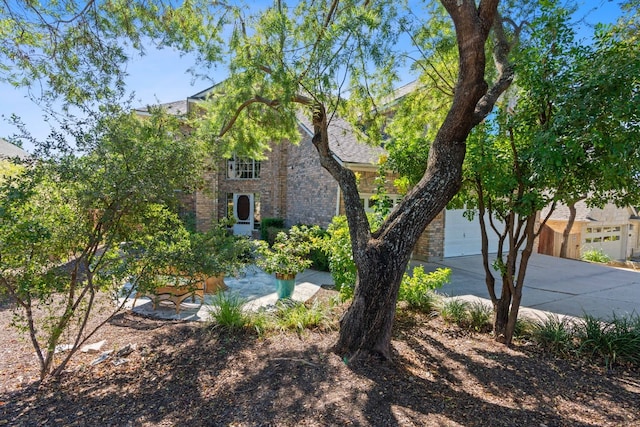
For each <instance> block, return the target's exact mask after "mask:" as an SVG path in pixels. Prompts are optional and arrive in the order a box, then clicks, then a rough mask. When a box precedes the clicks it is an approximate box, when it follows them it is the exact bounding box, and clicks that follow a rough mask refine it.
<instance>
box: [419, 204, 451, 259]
mask: <svg viewBox="0 0 640 427" xmlns="http://www.w3.org/2000/svg"><path fill="white" fill-rule="evenodd" d="M444 212H445V211H442V212H440V213H439V214H438V216H436V217H435V218H434V219H433V221H431V223H430V224H429V225H428V226H427V228H426V229H425V230H424V232H423V233H422V235H421V236H420V238H419V239H418V242H417V243H416V245H415V247H414V248H413V258H414V259H417V260H420V261H442V258H443V257H444V221H445V214H444Z"/></svg>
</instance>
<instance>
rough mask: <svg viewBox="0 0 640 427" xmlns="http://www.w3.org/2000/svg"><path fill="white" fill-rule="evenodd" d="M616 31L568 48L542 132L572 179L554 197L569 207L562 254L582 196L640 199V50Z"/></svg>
mask: <svg viewBox="0 0 640 427" xmlns="http://www.w3.org/2000/svg"><path fill="white" fill-rule="evenodd" d="M621 19H622V22H627V21H625V20H624V18H621ZM617 34H625V33H624V32H622V33H620V32H619V30H618V29H617V28H616V27H614V28H605V29H601V30H599V31H598V32H597V33H596V36H595V41H594V44H593V45H591V46H585V47H580V48H575V49H573V50H572V51H571V52H570V53H571V55H570V56H568V57H567V62H569V63H571V64H572V67H571V69H570V70H569V71H568V72H567V73H566V76H565V81H566V84H564V85H563V86H562V87H563V89H562V92H561V93H562V97H561V98H560V99H559V100H558V102H557V103H556V104H555V105H554V106H553V109H554V111H553V114H554V121H553V124H552V126H551V127H550V128H549V129H548V131H547V132H546V134H547V138H548V139H549V140H550V141H552V143H553V145H554V146H555V147H556V151H555V163H556V166H560V167H561V168H562V170H563V171H565V175H566V178H565V180H567V179H569V177H572V178H573V179H572V181H571V183H570V184H568V183H567V184H565V185H563V186H561V187H560V188H558V191H559V192H560V193H562V194H561V195H559V196H558V197H557V198H558V199H561V200H562V201H563V202H564V203H566V204H567V205H568V206H569V208H570V210H571V215H570V217H569V221H568V223H567V227H566V228H565V230H564V233H563V242H562V248H561V252H560V256H561V257H566V248H567V241H568V238H569V232H570V230H571V228H572V226H573V222H574V220H575V215H576V212H575V207H574V206H575V203H576V202H577V201H579V200H582V199H585V200H586V203H587V204H588V205H590V206H599V207H602V206H604V205H605V204H606V203H615V204H616V205H618V206H636V205H637V204H638V201H640V186H639V185H638V183H639V181H638V176H639V175H638V171H639V170H640V164H639V162H640V160H639V157H638V148H637V144H636V143H634V142H635V141H638V140H639V138H640V124H639V122H638V115H639V113H638V109H637V107H636V105H637V101H638V97H639V96H640V95H639V86H638V81H637V75H638V73H639V72H640V49H639V48H638V46H637V43H635V42H634V41H633V38H632V37H630V38H621V37H619V36H617ZM565 147H569V149H566V148H565ZM567 153H572V155H567Z"/></svg>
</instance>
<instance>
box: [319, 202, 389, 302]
mask: <svg viewBox="0 0 640 427" xmlns="http://www.w3.org/2000/svg"><path fill="white" fill-rule="evenodd" d="M367 219H368V220H369V224H371V229H372V230H375V229H376V228H377V227H379V224H380V220H379V219H378V218H377V217H376V216H375V215H373V214H368V215H367ZM327 232H328V233H329V238H328V239H325V241H324V245H323V249H324V252H325V253H326V254H327V256H328V257H329V270H330V271H331V277H332V278H333V283H334V284H335V286H336V289H337V290H338V291H339V292H340V296H341V298H342V300H343V301H346V300H348V299H351V298H352V297H353V289H354V287H355V285H356V277H357V269H356V264H355V262H354V261H353V254H352V252H351V236H350V235H349V225H348V223H347V217H346V216H344V215H339V216H335V217H333V220H332V221H331V224H329V227H328V228H327Z"/></svg>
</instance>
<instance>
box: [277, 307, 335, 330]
mask: <svg viewBox="0 0 640 427" xmlns="http://www.w3.org/2000/svg"><path fill="white" fill-rule="evenodd" d="M326 320H327V313H326V312H325V309H324V307H323V306H321V305H320V304H318V303H314V304H312V305H311V307H307V306H306V305H305V304H303V303H295V302H292V301H286V302H279V303H278V310H277V311H276V324H277V325H278V327H279V328H280V329H281V330H289V331H296V332H302V331H303V330H305V329H312V328H318V327H320V326H321V325H322V324H323V323H324V322H326Z"/></svg>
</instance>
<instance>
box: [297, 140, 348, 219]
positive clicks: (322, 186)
mask: <svg viewBox="0 0 640 427" xmlns="http://www.w3.org/2000/svg"><path fill="white" fill-rule="evenodd" d="M287 186H288V191H287V217H286V218H285V219H286V221H285V225H286V226H288V227H290V226H292V225H295V224H316V225H319V226H321V227H325V228H326V227H327V226H328V225H329V223H330V222H331V219H332V218H333V217H334V216H335V215H336V209H337V197H338V183H337V182H336V181H335V180H334V179H333V177H332V176H331V174H329V172H327V171H326V170H325V169H324V168H323V167H322V166H321V165H320V159H319V158H318V152H317V151H316V149H315V147H314V146H313V143H312V142H311V136H310V135H309V134H307V133H306V132H303V138H302V140H301V141H300V144H299V145H291V146H290V147H289V159H288V163H287Z"/></svg>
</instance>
